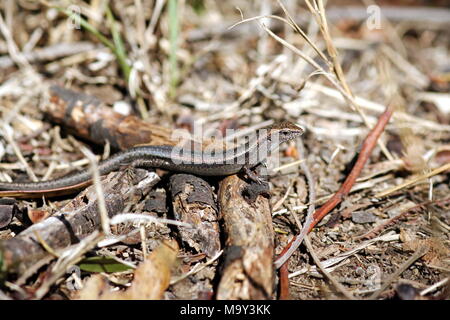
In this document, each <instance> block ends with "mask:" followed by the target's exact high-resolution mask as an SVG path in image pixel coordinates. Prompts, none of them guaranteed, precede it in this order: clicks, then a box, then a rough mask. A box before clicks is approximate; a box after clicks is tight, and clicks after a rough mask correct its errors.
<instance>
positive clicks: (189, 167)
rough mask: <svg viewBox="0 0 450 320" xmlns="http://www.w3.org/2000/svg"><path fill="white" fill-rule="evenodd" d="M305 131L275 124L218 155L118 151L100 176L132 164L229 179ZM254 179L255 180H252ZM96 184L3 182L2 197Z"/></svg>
mask: <svg viewBox="0 0 450 320" xmlns="http://www.w3.org/2000/svg"><path fill="white" fill-rule="evenodd" d="M303 132H304V130H303V129H302V128H301V127H299V126H297V125H295V124H292V123H290V122H282V123H279V124H275V125H273V126H271V127H269V128H266V129H263V130H260V131H258V134H257V135H256V138H255V139H253V140H250V141H248V142H247V143H245V144H243V145H241V146H238V147H236V148H234V149H227V150H224V151H219V152H216V153H206V152H204V151H203V152H199V151H191V150H188V151H187V152H183V151H186V150H183V149H182V148H180V149H175V148H177V147H173V146H137V147H133V148H130V149H128V150H125V151H122V152H118V153H116V154H114V155H113V156H111V157H110V158H108V159H106V160H104V161H102V162H100V163H99V166H98V168H99V171H100V175H105V174H108V173H110V172H112V171H116V170H119V169H120V168H121V167H122V166H126V165H132V166H140V167H149V168H161V169H166V170H170V171H178V172H186V173H192V174H196V175H199V176H227V175H231V174H235V173H238V172H240V171H245V172H247V173H249V169H251V168H253V167H255V166H256V165H258V164H260V163H261V162H262V161H263V160H265V158H266V157H267V156H268V155H269V154H270V152H271V151H273V149H275V148H276V147H278V145H280V144H281V143H283V142H286V141H289V140H292V139H294V138H296V137H299V136H300V135H301V134H302V133H303ZM250 178H252V177H250ZM90 183H92V174H91V173H90V172H89V171H83V172H77V173H72V174H68V175H66V176H63V177H61V178H57V179H54V180H49V181H41V182H24V183H16V182H12V183H5V182H0V190H3V191H0V196H29V197H33V195H42V194H45V193H57V194H63V193H67V192H65V190H67V189H71V190H72V189H79V188H81V187H83V186H86V185H88V184H90Z"/></svg>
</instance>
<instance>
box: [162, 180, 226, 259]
mask: <svg viewBox="0 0 450 320" xmlns="http://www.w3.org/2000/svg"><path fill="white" fill-rule="evenodd" d="M170 190H171V193H172V205H173V212H174V215H175V218H176V219H177V220H179V221H182V222H186V223H189V224H191V225H193V226H195V228H192V229H190V228H185V227H181V226H179V227H178V230H179V232H180V236H181V239H182V240H183V241H184V242H186V243H187V244H188V245H189V246H190V247H192V248H194V249H195V250H196V251H197V252H199V253H201V252H204V253H206V255H208V256H209V257H213V256H215V255H216V254H217V252H219V250H220V232H219V222H218V217H217V215H218V209H217V205H216V203H215V201H214V194H213V190H212V188H211V186H210V185H209V184H208V183H207V182H206V181H205V180H203V179H201V178H199V177H196V176H193V175H190V174H176V175H173V176H172V177H171V178H170Z"/></svg>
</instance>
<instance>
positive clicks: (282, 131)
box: [269, 121, 305, 143]
mask: <svg viewBox="0 0 450 320" xmlns="http://www.w3.org/2000/svg"><path fill="white" fill-rule="evenodd" d="M303 132H305V129H303V128H302V127H299V126H298V125H296V124H293V123H292V122H288V121H285V122H281V123H277V124H274V125H273V126H271V127H270V129H269V133H270V135H271V138H272V139H273V138H274V137H277V138H278V141H279V143H283V142H286V141H289V140H292V139H295V138H297V137H300V136H301V135H302V134H303Z"/></svg>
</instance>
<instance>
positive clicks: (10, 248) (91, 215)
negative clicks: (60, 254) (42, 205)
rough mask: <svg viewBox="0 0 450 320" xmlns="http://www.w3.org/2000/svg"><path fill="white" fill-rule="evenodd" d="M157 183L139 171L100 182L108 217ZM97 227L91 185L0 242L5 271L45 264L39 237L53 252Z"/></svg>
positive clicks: (155, 178)
mask: <svg viewBox="0 0 450 320" xmlns="http://www.w3.org/2000/svg"><path fill="white" fill-rule="evenodd" d="M158 181H159V178H158V176H157V175H156V174H154V173H150V172H148V171H146V170H142V169H134V174H133V175H129V174H126V173H124V172H112V173H110V174H109V175H107V176H106V178H105V179H103V180H102V182H101V183H102V187H103V192H104V195H105V202H106V209H107V212H108V215H109V216H110V217H112V216H114V215H116V214H117V213H120V212H122V210H123V209H124V208H125V206H126V204H127V203H128V202H130V201H137V200H139V199H140V198H141V197H142V195H143V194H146V193H148V191H149V190H150V188H151V187H152V186H153V185H154V184H155V183H157V182H158ZM137 182H138V183H137ZM99 227H100V215H99V213H98V198H97V193H96V192H95V188H94V186H91V187H89V188H87V189H86V190H84V191H83V192H81V193H80V194H79V195H78V196H77V197H76V198H75V199H73V200H72V201H71V202H69V203H68V204H67V205H66V206H64V207H63V208H62V209H61V210H60V212H59V213H58V214H56V215H54V216H52V217H49V218H48V219H45V220H44V221H42V222H39V223H36V224H34V225H32V226H31V227H29V228H28V229H26V230H25V231H23V232H22V233H20V234H19V235H18V236H17V237H15V238H12V239H9V240H6V241H3V242H0V254H2V256H3V259H4V263H5V266H6V268H7V270H8V272H10V273H18V274H23V273H24V272H26V271H27V272H32V271H31V270H28V269H29V268H31V269H33V270H34V269H35V268H38V267H40V265H39V263H38V264H36V262H38V261H42V264H45V263H46V262H47V261H48V259H46V258H51V255H50V254H49V252H47V251H46V250H45V249H44V248H43V247H42V245H41V243H40V241H39V240H38V239H39V237H40V238H41V239H42V240H43V241H44V242H45V243H46V244H47V245H48V246H49V247H50V248H52V250H53V251H56V252H57V251H58V250H61V249H64V248H67V247H69V246H70V245H73V244H75V243H78V242H79V241H80V240H81V239H83V238H84V237H86V236H87V235H89V234H91V233H92V232H93V231H94V230H97V229H99Z"/></svg>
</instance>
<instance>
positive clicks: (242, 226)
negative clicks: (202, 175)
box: [217, 175, 274, 300]
mask: <svg viewBox="0 0 450 320" xmlns="http://www.w3.org/2000/svg"><path fill="white" fill-rule="evenodd" d="M245 188H246V183H245V182H244V181H243V180H241V179H240V178H239V177H238V176H237V175H233V176H229V177H227V178H225V179H224V180H223V181H222V182H221V184H220V189H219V196H218V200H219V207H220V209H221V213H220V214H221V218H222V219H223V222H224V228H225V233H226V237H227V238H226V246H227V247H226V249H225V252H226V254H225V263H224V267H223V274H222V278H221V280H220V283H219V287H218V290H217V299H221V300H222V299H223V300H234V299H271V298H272V295H273V284H274V267H273V250H274V231H273V228H272V216H271V209H270V204H269V200H268V199H267V198H265V197H263V196H261V195H260V196H257V197H256V199H255V201H254V203H251V204H250V203H248V202H247V201H246V200H245V199H244V197H243V195H242V193H243V190H244V189H245Z"/></svg>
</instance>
